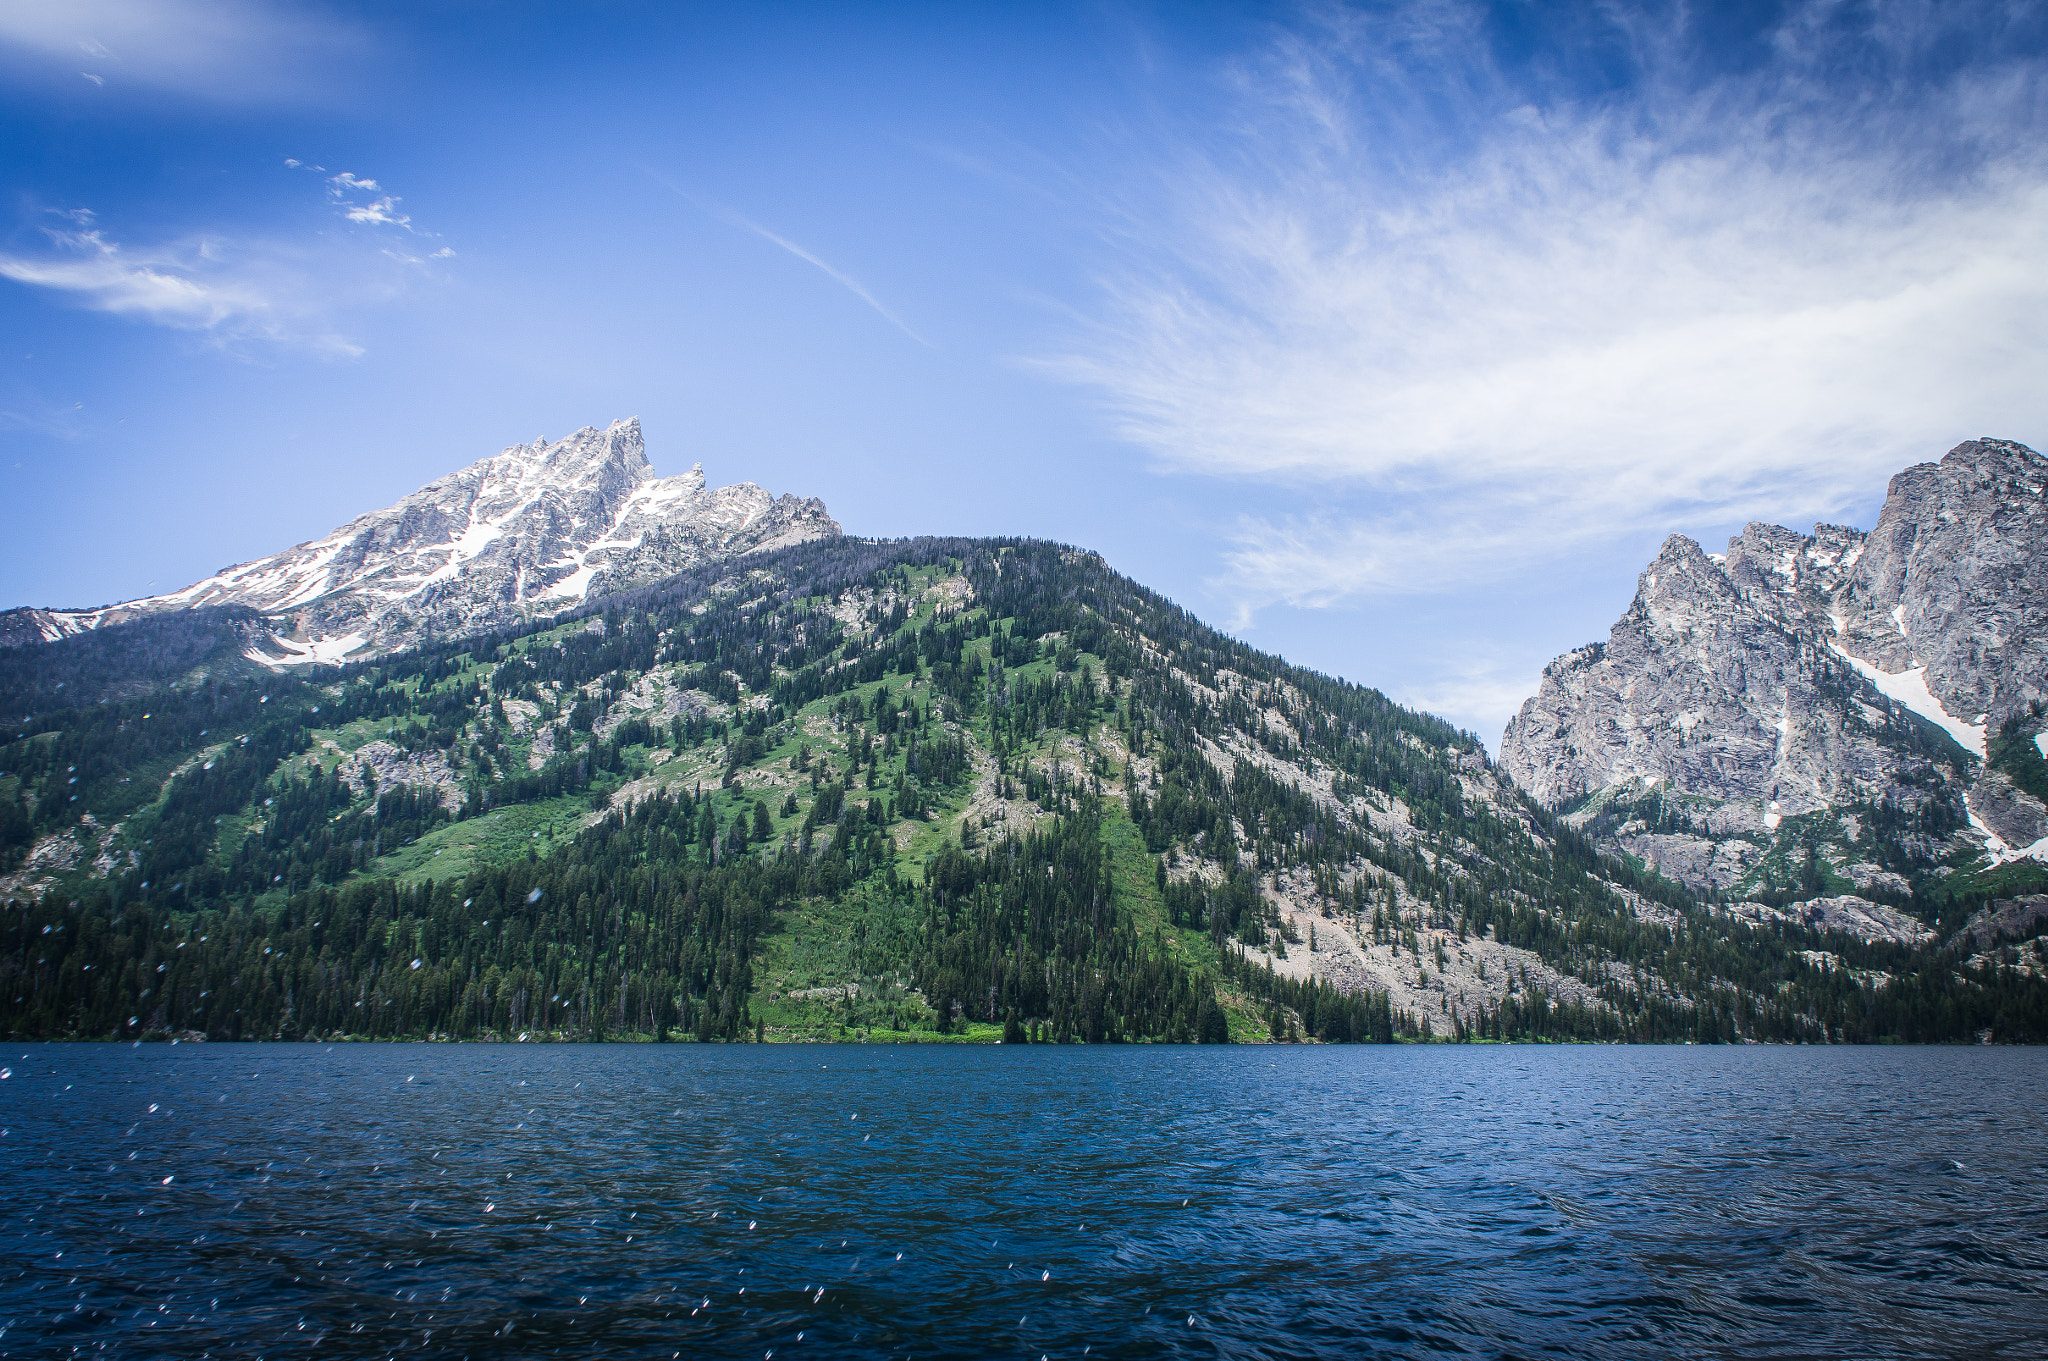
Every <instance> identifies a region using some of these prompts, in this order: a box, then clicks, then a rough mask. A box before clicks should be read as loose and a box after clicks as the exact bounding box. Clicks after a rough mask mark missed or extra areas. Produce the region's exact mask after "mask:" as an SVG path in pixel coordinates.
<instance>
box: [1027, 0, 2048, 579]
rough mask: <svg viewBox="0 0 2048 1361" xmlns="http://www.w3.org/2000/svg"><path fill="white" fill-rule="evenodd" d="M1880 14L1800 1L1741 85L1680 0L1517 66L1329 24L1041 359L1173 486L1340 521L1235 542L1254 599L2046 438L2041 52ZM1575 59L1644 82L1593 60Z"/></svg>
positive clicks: (1270, 76)
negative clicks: (1952, 60) (1083, 326)
mask: <svg viewBox="0 0 2048 1361" xmlns="http://www.w3.org/2000/svg"><path fill="white" fill-rule="evenodd" d="M1848 13H1849V12H1847V11H1844V10H1842V9H1841V8H1840V7H1833V6H1828V7H1813V8H1807V9H1799V10H1795V11H1794V12H1793V13H1792V15H1791V17H1790V18H1789V19H1788V20H1787V21H1786V22H1785V23H1784V24H1783V25H1781V26H1780V27H1779V28H1777V29H1775V30H1773V31H1771V32H1769V33H1767V34H1764V35H1762V36H1763V38H1764V40H1765V41H1764V43H1763V45H1762V46H1763V49H1764V51H1765V53H1766V55H1765V57H1764V59H1763V60H1762V61H1761V62H1759V63H1753V64H1751V65H1750V66H1749V67H1748V68H1746V69H1741V70H1736V71H1734V72H1732V73H1730V72H1728V71H1722V70H1706V69H1703V68H1704V66H1705V65H1706V62H1705V55H1704V53H1703V50H1702V48H1701V47H1700V46H1699V44H1698V43H1697V42H1696V41H1695V40H1694V36H1693V35H1692V34H1691V33H1690V32H1689V31H1688V30H1687V27H1686V18H1685V12H1684V11H1682V10H1675V11H1673V12H1672V13H1670V14H1667V15H1651V16H1648V17H1646V18H1644V19H1642V20H1641V21H1639V22H1637V23H1635V25H1634V26H1633V27H1620V26H1617V25H1616V23H1615V22H1614V21H1612V20H1611V19H1610V20H1603V21H1601V22H1602V23H1605V24H1606V25H1607V26H1606V27H1605V28H1603V29H1601V30H1599V31H1597V32H1592V33H1588V34H1582V35H1571V36H1569V37H1568V38H1567V39H1566V40H1564V41H1561V42H1560V44H1559V47H1560V52H1556V53H1550V54H1540V55H1547V59H1548V60H1547V64H1545V63H1537V62H1532V63H1530V64H1529V65H1528V66H1527V67H1525V68H1522V69H1518V70H1515V71H1504V70H1502V69H1501V68H1500V67H1499V65H1498V63H1497V62H1496V60H1495V59H1494V58H1493V56H1491V55H1490V53H1491V51H1492V47H1493V45H1492V43H1491V39H1490V35H1489V34H1488V32H1487V30H1486V21H1485V19H1484V17H1483V15H1482V14H1481V13H1480V12H1479V11H1477V10H1474V9H1470V8H1467V7H1464V6H1459V5H1416V6H1405V7H1400V8H1396V9H1392V10H1379V11H1375V12H1372V13H1370V14H1359V13H1354V12H1350V11H1330V12H1327V13H1325V14H1324V15H1323V16H1322V17H1321V19H1320V21H1319V27H1317V29H1316V30H1315V31H1313V32H1310V33H1305V34H1297V35H1290V36H1286V37H1282V38H1280V39H1278V40H1277V41H1276V42H1275V43H1274V44H1273V46H1272V47H1271V48H1270V49H1269V50H1268V51H1266V52H1264V53H1262V54H1260V55H1259V56H1258V57H1257V58H1256V59H1254V60H1250V61H1247V62H1245V63H1242V64H1241V65H1240V66H1239V67H1237V68H1236V69H1235V70H1234V71H1232V72H1231V75H1230V82H1229V83H1230V87H1231V90H1232V109H1233V117H1232V119H1231V124H1230V129H1231V130H1230V133H1229V135H1228V136H1227V137H1226V138H1225V139H1223V140H1222V141H1221V142H1218V141H1217V140H1215V139H1214V138H1199V139H1197V138H1190V139H1187V140H1185V141H1183V142H1182V143H1180V144H1178V145H1176V146H1174V147H1172V148H1170V149H1169V150H1168V152H1167V153H1166V154H1167V157H1168V160H1169V163H1170V164H1171V166H1172V169H1171V171H1170V173H1168V174H1167V175H1166V176H1164V177H1163V178H1162V179H1161V180H1160V181H1159V182H1158V183H1157V184H1156V185H1155V186H1154V189H1153V192H1151V193H1150V194H1149V195H1146V196H1143V197H1137V198H1133V199H1132V200H1130V201H1128V202H1126V203H1125V204H1124V205H1123V208H1122V212H1123V221H1122V231H1123V234H1124V237H1125V239H1126V240H1127V241H1128V242H1129V243H1131V248H1130V249H1129V250H1127V251H1124V252H1123V253H1121V254H1120V255H1119V256H1118V258H1116V259H1115V260H1114V261H1113V262H1112V265H1111V267H1110V268H1109V269H1108V270H1107V271H1106V272H1105V276H1104V284H1103V292H1102V306H1101V308H1100V311H1099V313H1098V315H1097V318H1096V321H1095V322H1094V324H1093V325H1092V326H1091V327H1090V328H1089V329H1088V330H1087V331H1086V332H1084V333H1083V334H1081V335H1079V336H1077V337H1076V338H1075V343H1074V344H1072V345H1071V346H1070V347H1068V348H1067V349H1066V350H1065V351H1064V352H1062V353H1060V354H1057V355H1055V356H1053V357H1052V358H1050V359H1048V360H1047V361H1045V364H1044V367H1045V368H1046V369H1047V370H1048V371H1050V372H1052V373H1054V374H1057V375H1059V376H1060V377H1063V378H1065V379H1067V380H1069V381H1072V382H1075V383H1078V384H1082V385H1085V386H1087V387H1089V388H1092V389H1093V390H1094V391H1095V392H1096V393H1097V394H1099V396H1100V398H1101V400H1102V402H1103V405H1104V407H1105V409H1106V411H1107V412H1108V413H1109V417H1110V419H1111V421H1112V422H1113V423H1114V425H1115V428H1116V429H1117V430H1118V431H1119V432H1120V433H1121V434H1122V435H1123V436H1124V437H1125V438H1126V439H1128V440H1129V441H1131V442H1132V443H1133V444H1135V445H1137V446H1138V447H1140V448H1142V449H1144V450H1146V451H1148V453H1149V454H1150V455H1151V457H1152V459H1153V461H1154V463H1155V465H1156V466H1157V467H1158V468H1159V469H1161V470H1162V471H1167V472H1173V473H1182V474H1192V475H1198V476H1205V477H1220V478H1233V479H1244V480H1247V481H1252V482H1256V483H1258V484H1261V485H1263V486H1266V487H1277V488H1282V489H1286V488H1292V489H1293V490H1294V495H1295V496H1296V497H1297V498H1300V497H1302V496H1304V495H1306V494H1311V493H1312V494H1314V495H1315V497H1316V499H1317V500H1318V501H1319V502H1330V501H1335V502H1336V503H1337V508H1335V509H1328V510H1324V511H1322V512H1319V513H1316V514H1300V515H1295V516H1292V517H1273V516H1266V517H1263V518H1262V517H1257V516H1253V517H1247V518H1246V519H1245V520H1244V521H1243V522H1242V523H1241V524H1240V525H1239V527H1238V530H1237V536H1236V537H1237V542H1236V543H1235V545H1234V546H1233V547H1232V548H1231V549H1230V550H1228V551H1227V553H1226V557H1225V562H1226V567H1227V570H1228V576H1227V580H1226V582H1225V583H1223V584H1224V585H1225V586H1226V589H1228V590H1230V591H1231V592H1233V593H1234V594H1236V595H1237V596H1238V597H1239V598H1240V599H1241V600H1243V601H1244V602H1245V603H1246V605H1247V606H1248V607H1249V606H1255V605H1257V604H1258V603H1261V602H1273V601H1285V602H1288V603H1292V604H1297V605H1307V606H1318V605H1330V604H1335V603H1338V602H1340V601H1342V600H1345V599H1347V598H1352V597H1356V596H1359V595H1365V594H1374V593H1387V592H1412V591H1427V590H1439V589H1454V588H1458V587H1465V586H1471V585H1475V584H1481V583H1484V582H1487V581H1489V580H1498V579H1499V578H1501V577H1502V576H1504V575H1506V574H1509V573H1513V572H1516V571H1520V570H1526V569H1528V568H1529V567H1531V566H1532V565H1534V564H1538V563H1541V562H1542V561H1544V560H1546V559H1549V558H1554V557H1555V556H1557V555H1559V554H1561V553H1565V552H1568V551H1573V550H1576V549H1580V548H1583V547H1585V546H1587V545H1588V544H1591V543H1595V542H1599V541H1602V540H1611V539H1612V538H1614V537H1616V536H1618V535H1621V534H1626V533H1632V532H1640V531H1641V530H1642V529H1644V528H1646V527H1649V528H1659V527H1661V528H1675V527H1678V526H1680V525H1683V524H1688V523H1692V524H1708V523H1719V522H1726V521H1729V520H1734V519H1741V518H1747V517H1751V516H1756V517H1760V518H1770V517H1777V516H1781V515H1786V514H1789V513H1793V512H1797V511H1808V512H1812V513H1830V512H1839V511H1842V510H1844V509H1845V508H1847V507H1849V506H1851V505H1853V504H1857V503H1860V502H1862V501H1866V500H1868V499H1869V498H1870V497H1871V496H1872V495H1873V494H1874V493H1875V492H1876V491H1877V490H1878V489H1880V488H1881V487H1882V485H1883V478H1884V477H1885V476H1886V475H1887V474H1889V473H1890V472H1893V471H1896V470H1897V469H1898V468H1899V467H1900V466H1902V465H1903V464H1904V463H1906V462H1910V461H1917V460H1919V459H1923V458H1927V457H1932V456H1937V455H1938V454H1939V453H1940V452H1942V451H1944V450H1945V449H1946V448H1947V447H1948V446H1949V445H1950V444H1952V443H1954V442H1956V441H1957V440H1960V439H1963V438H1967V437H1971V436H1975V435H1979V434H2009V435H2012V436H2014V437H2017V438H2022V439H2027V438H2039V431H2040V425H2041V420H2042V417H2043V415H2044V414H2048V408H2044V403H2043V398H2042V395H2041V393H2042V389H2041V387H2040V384H2039V381H2038V374H2039V372H2040V369H2041V365H2042V361H2043V359H2044V356H2048V324H2044V321H2043V320H2042V319H2043V318H2044V317H2048V156H2044V155H2043V153H2042V152H2041V151H2040V150H2039V148H2040V147H2041V146H2042V145H2043V139H2042V138H2041V136H2040V133H2041V132H2042V131H2043V128H2042V126H2041V125H2042V124H2043V122H2044V118H2043V116H2042V114H2041V113H2040V112H2039V110H2040V109H2041V108H2043V107H2044V105H2048V101H2044V99H2043V94H2044V93H2048V84H2044V81H2043V78H2042V67H2041V64H2040V63H2039V61H2038V60H2036V59H2033V58H2030V57H2028V56H2026V55H2024V54H2022V55H2017V56H2015V55H2008V54H2005V53H2003V52H2001V51H1999V50H1996V45H1995V44H1990V45H1987V43H1986V42H1983V41H1977V40H1975V39H1972V38H1971V36H1970V35H1971V34H1972V32H1973V29H1972V27H1971V26H1972V25H1973V24H1974V25H1979V26H1985V25H1988V20H1987V18H1986V16H1985V15H1981V14H1977V13H1974V12H1971V13H1963V14H1950V15H1948V17H1946V18H1944V19H1940V20H1937V19H1936V18H1934V17H1931V14H1930V12H1928V11H1907V10H1904V9H1892V8H1887V7H1878V8H1877V9H1876V10H1874V11H1872V12H1871V13H1872V15H1873V16H1874V17H1872V18H1871V20H1870V22H1869V23H1867V24H1865V25H1864V26H1863V27H1861V28H1857V27H1854V26H1853V25H1849V24H1848V20H1847V19H1845V17H1844V16H1845V15H1847V14H1848ZM1851 17H1853V16H1851ZM1937 23H1941V24H1947V25H1949V27H1948V28H1945V29H1941V30H1939V31H1936V29H1935V27H1934V26H1935V25H1937ZM1994 28H1995V25H1992V26H1989V27H1985V31H1992V29H1994ZM1578 39H1584V41H1583V42H1579V43H1577V45H1579V46H1581V47H1584V48H1586V49H1588V50H1589V51H1591V53H1592V55H1591V56H1590V57H1589V58H1588V60H1589V61H1597V62H1606V63H1609V64H1610V65H1611V64H1613V63H1614V62H1616V61H1620V60H1623V59H1624V58H1625V60H1626V62H1628V63H1630V64H1631V66H1630V78H1629V80H1628V81H1627V82H1626V84H1625V88H1624V90H1623V92H1622V93H1620V94H1612V93H1599V92H1596V93H1591V94H1589V93H1587V90H1588V89H1589V88H1592V87H1591V86H1590V85H1589V83H1588V82H1587V80H1585V79H1584V78H1583V77H1584V76H1585V73H1584V72H1581V71H1574V70H1571V69H1567V68H1569V65H1570V61H1571V57H1570V53H1569V49H1570V48H1571V47H1573V46H1574V43H1575V42H1577V40H1578ZM1957 41H1962V42H1963V44H1964V45H1965V46H1966V47H1968V48H1969V50H1970V55H1969V57H1968V59H1966V60H1964V61H1963V62H1961V63H1960V64H1958V65H1956V66H1954V67H1953V68H1951V69H1946V70H1930V69H1927V68H1926V64H1925V63H1926V58H1925V57H1924V54H1925V53H1926V52H1928V51H1939V50H1942V47H1943V43H1944V42H1947V43H1948V45H1949V46H1950V47H1954V46H1955V45H1956V42H1957ZM1617 54H1621V55H1617ZM1836 70H1850V71H1854V72H1857V73H1858V74H1857V77H1856V83H1854V84H1851V83H1847V82H1845V81H1844V80H1843V79H1842V78H1839V77H1836V76H1833V75H1830V74H1829V73H1830V72H1832V71H1836ZM1347 502H1349V503H1355V505H1354V508H1352V509H1349V510H1347V509H1344V508H1343V506H1344V504H1345V503H1347Z"/></svg>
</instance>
